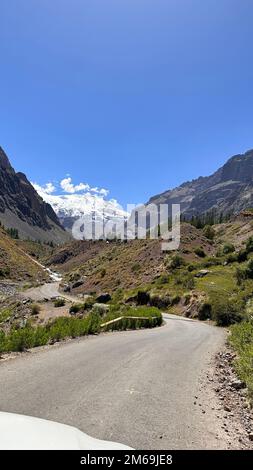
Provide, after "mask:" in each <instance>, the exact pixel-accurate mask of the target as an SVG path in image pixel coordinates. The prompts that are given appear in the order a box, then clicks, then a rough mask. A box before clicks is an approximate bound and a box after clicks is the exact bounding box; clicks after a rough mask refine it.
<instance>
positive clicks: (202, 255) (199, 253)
mask: <svg viewBox="0 0 253 470" xmlns="http://www.w3.org/2000/svg"><path fill="white" fill-rule="evenodd" d="M194 253H195V255H197V256H199V257H200V258H205V256H206V254H205V252H204V250H203V248H200V247H197V248H195V250H194Z"/></svg>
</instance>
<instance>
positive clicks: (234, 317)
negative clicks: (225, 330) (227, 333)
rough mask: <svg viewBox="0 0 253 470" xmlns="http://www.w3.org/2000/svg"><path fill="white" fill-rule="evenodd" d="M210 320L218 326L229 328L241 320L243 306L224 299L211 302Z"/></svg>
mask: <svg viewBox="0 0 253 470" xmlns="http://www.w3.org/2000/svg"><path fill="white" fill-rule="evenodd" d="M211 307H212V319H213V320H215V321H216V324H217V325H218V326H229V325H233V324H234V323H238V322H241V321H242V320H243V313H244V306H243V305H242V303H241V302H236V301H235V300H231V299H227V298H226V297H224V298H219V299H218V298H217V299H215V300H213V301H212V302H211Z"/></svg>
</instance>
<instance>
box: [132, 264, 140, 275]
mask: <svg viewBox="0 0 253 470" xmlns="http://www.w3.org/2000/svg"><path fill="white" fill-rule="evenodd" d="M140 269H141V265H140V264H139V263H135V264H133V266H132V268H131V270H132V272H133V273H137V272H138V271H140Z"/></svg>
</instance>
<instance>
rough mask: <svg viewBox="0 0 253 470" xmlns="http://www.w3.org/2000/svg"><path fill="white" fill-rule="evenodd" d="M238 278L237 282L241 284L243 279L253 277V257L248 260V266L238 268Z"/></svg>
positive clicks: (236, 274)
mask: <svg viewBox="0 0 253 470" xmlns="http://www.w3.org/2000/svg"><path fill="white" fill-rule="evenodd" d="M235 276H236V280H237V284H238V285H239V286H240V285H241V284H242V282H243V281H245V280H246V279H253V259H250V260H249V261H248V262H247V265H246V267H244V268H237V269H236V273H235Z"/></svg>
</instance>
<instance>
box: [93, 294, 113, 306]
mask: <svg viewBox="0 0 253 470" xmlns="http://www.w3.org/2000/svg"><path fill="white" fill-rule="evenodd" d="M110 300H112V298H111V296H110V294H108V292H107V293H105V294H101V295H99V296H98V297H97V298H96V302H97V303H98V304H107V303H108V302H110Z"/></svg>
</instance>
